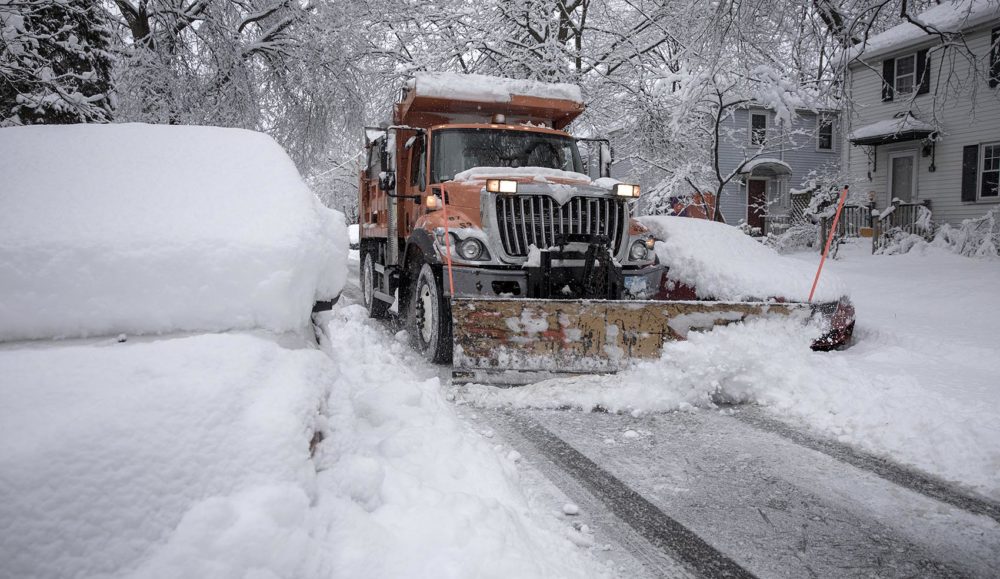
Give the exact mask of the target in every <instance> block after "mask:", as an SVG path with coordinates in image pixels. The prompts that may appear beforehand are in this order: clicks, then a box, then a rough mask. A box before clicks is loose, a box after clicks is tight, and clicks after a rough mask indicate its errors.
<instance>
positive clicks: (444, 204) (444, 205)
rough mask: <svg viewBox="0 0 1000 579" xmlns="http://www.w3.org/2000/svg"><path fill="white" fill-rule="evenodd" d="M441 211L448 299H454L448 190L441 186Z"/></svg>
mask: <svg viewBox="0 0 1000 579" xmlns="http://www.w3.org/2000/svg"><path fill="white" fill-rule="evenodd" d="M441 209H442V210H443V211H444V247H445V260H446V261H447V262H448V291H449V296H448V299H449V300H451V299H453V298H454V297H455V278H454V276H452V275H451V235H450V234H449V233H448V190H447V189H445V187H444V186H443V185H442V186H441Z"/></svg>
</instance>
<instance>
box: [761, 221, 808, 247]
mask: <svg viewBox="0 0 1000 579" xmlns="http://www.w3.org/2000/svg"><path fill="white" fill-rule="evenodd" d="M818 239H819V227H818V225H817V224H815V223H808V222H806V223H797V224H795V225H792V226H791V227H789V228H788V229H786V230H785V231H784V232H782V233H780V234H777V235H774V234H768V236H767V238H766V239H764V245H766V246H768V247H770V248H771V249H773V250H775V251H777V252H778V253H793V252H796V251H802V250H803V249H808V248H811V247H814V246H815V245H816V244H817V242H818Z"/></svg>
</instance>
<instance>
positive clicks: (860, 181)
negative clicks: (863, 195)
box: [844, 20, 1000, 224]
mask: <svg viewBox="0 0 1000 579" xmlns="http://www.w3.org/2000/svg"><path fill="white" fill-rule="evenodd" d="M998 25H1000V20H998V21H994V22H992V23H990V24H989V25H987V26H984V27H980V28H978V29H975V30H971V31H966V32H965V38H966V41H967V43H968V46H969V48H970V49H971V50H972V52H973V53H974V54H976V56H977V57H978V58H979V62H980V66H981V67H985V66H988V54H989V50H990V30H991V28H992V27H994V26H998ZM933 45H934V42H927V43H924V44H923V45H921V46H916V47H910V48H907V49H906V50H902V51H896V52H892V53H888V54H885V55H880V56H879V58H878V59H877V60H872V61H871V62H868V63H866V64H857V65H854V66H852V67H851V69H850V71H849V78H848V89H849V97H850V99H849V100H850V101H851V102H853V103H855V104H854V105H852V106H851V107H849V108H848V109H847V111H846V114H845V121H846V122H848V123H849V124H850V128H849V129H848V130H851V129H856V128H858V127H862V126H865V125H868V124H871V123H875V122H877V121H881V120H885V119H891V118H893V116H894V115H896V114H898V113H905V112H906V111H908V110H909V111H912V113H913V115H914V116H915V117H917V118H918V119H920V120H922V121H925V122H933V123H935V124H936V126H937V127H938V129H939V131H940V137H939V139H938V141H937V142H936V144H935V147H934V159H933V161H934V168H935V169H936V170H935V171H933V172H932V171H931V170H930V168H931V161H932V159H931V157H930V156H929V155H927V156H925V154H924V153H925V151H924V147H923V143H922V142H921V141H906V142H900V143H893V144H886V145H878V146H876V147H874V167H873V166H872V165H873V163H872V160H871V159H870V154H871V153H872V150H871V148H870V147H861V146H851V145H849V144H847V145H845V147H846V150H845V152H844V153H845V154H844V162H845V164H846V168H847V169H848V170H849V171H850V174H851V178H852V181H853V182H854V183H855V184H856V186H859V187H863V188H865V191H866V192H870V194H871V195H872V196H873V197H874V198H875V202H876V204H877V205H878V206H879V207H886V206H887V204H888V203H889V202H890V199H889V171H888V167H889V158H890V155H891V154H893V153H903V152H912V153H915V156H916V186H915V189H914V199H913V200H914V201H930V202H931V211H932V212H933V218H934V221H935V222H936V223H951V224H958V223H959V222H961V221H962V220H963V219H968V218H975V217H980V216H982V215H983V214H984V213H986V212H987V211H989V210H990V209H992V208H994V207H996V206H997V204H998V202H1000V199H993V200H977V201H962V195H961V188H962V149H963V147H965V146H967V145H981V144H983V143H991V142H1000V93H998V91H1000V88H990V87H989V85H988V84H987V82H986V80H985V79H984V78H978V79H972V78H970V73H971V65H970V63H969V62H968V61H967V60H965V59H962V58H956V59H952V58H950V57H949V58H945V54H951V53H943V51H931V52H930V54H931V68H930V76H931V77H930V86H931V90H930V92H929V93H927V94H923V95H918V96H913V95H907V96H905V97H900V96H899V95H896V98H895V99H894V100H892V101H888V102H883V101H882V79H881V74H880V73H881V70H882V61H883V60H884V59H885V58H896V57H899V56H906V55H908V54H912V53H914V52H916V51H917V50H918V49H919V48H926V47H928V46H933ZM939 86H940V87H941V88H940V89H939V90H940V91H941V93H940V94H938V95H935V92H936V89H937V87H939ZM956 87H957V90H956ZM946 91H947V92H946ZM935 119H936V120H935ZM927 152H928V153H929V151H927Z"/></svg>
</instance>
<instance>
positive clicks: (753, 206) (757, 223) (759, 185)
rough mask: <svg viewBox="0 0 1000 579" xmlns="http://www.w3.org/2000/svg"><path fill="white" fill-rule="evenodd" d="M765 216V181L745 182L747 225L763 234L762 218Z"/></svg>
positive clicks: (752, 180) (753, 180)
mask: <svg viewBox="0 0 1000 579" xmlns="http://www.w3.org/2000/svg"><path fill="white" fill-rule="evenodd" d="M766 214H767V181H766V180H764V179H750V180H749V181H748V182H747V225H749V226H750V227H753V228H755V229H757V230H758V231H760V233H761V234H763V233H764V216H765V215H766Z"/></svg>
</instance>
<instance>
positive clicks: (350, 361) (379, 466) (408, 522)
mask: <svg viewBox="0 0 1000 579" xmlns="http://www.w3.org/2000/svg"><path fill="white" fill-rule="evenodd" d="M325 316H329V317H328V318H327V319H326V321H325V327H326V334H327V341H326V342H325V343H324V348H325V349H327V350H328V351H329V353H330V355H331V357H332V358H333V360H334V362H335V364H336V366H337V368H338V372H339V373H340V376H341V378H340V380H339V381H338V382H337V384H336V386H335V387H334V389H333V391H332V392H331V395H330V398H329V402H328V404H327V408H328V409H329V412H330V419H329V431H328V434H327V438H326V439H325V440H324V441H323V443H322V444H321V445H320V447H319V451H318V452H317V456H316V462H317V467H318V469H319V471H320V473H319V480H318V483H319V488H320V489H321V495H320V496H321V500H320V502H319V505H318V506H317V508H318V509H320V510H322V511H323V512H325V513H327V514H325V515H324V516H325V517H328V518H329V519H330V520H333V521H337V525H336V526H335V527H331V528H330V533H331V537H330V539H329V541H328V542H327V544H328V545H329V550H330V556H331V558H332V564H333V565H334V567H333V568H334V569H336V570H337V573H338V574H339V575H340V576H343V577H393V578H404V577H426V578H435V579H437V578H448V577H454V578H464V577H481V578H489V577H497V578H502V577H503V578H505V577H519V578H520V577H523V578H531V577H538V578H543V577H544V578H547V577H560V578H570V577H595V576H601V575H602V574H603V569H602V568H601V567H599V566H598V564H597V562H596V560H594V559H593V558H590V557H588V556H587V555H586V552H583V551H580V550H579V549H578V548H577V547H575V546H574V545H573V544H572V543H571V542H570V540H569V539H568V538H567V537H569V536H571V535H572V534H573V533H575V531H574V530H573V529H572V528H571V527H568V526H566V525H565V523H562V525H563V527H562V529H561V531H562V532H560V529H558V528H555V527H554V526H553V525H555V524H556V520H555V519H545V517H540V516H539V515H538V514H536V513H532V512H530V508H529V507H528V504H527V501H526V499H525V497H524V495H523V494H522V492H521V489H520V485H519V483H518V473H517V468H516V466H515V464H514V463H513V462H512V460H511V459H509V458H507V457H506V456H505V455H504V454H503V453H502V452H500V451H498V450H496V449H494V448H493V446H492V444H490V442H489V440H488V439H486V438H484V437H483V436H482V435H481V434H480V433H478V432H476V431H475V430H473V429H472V428H471V427H470V426H469V425H467V424H465V423H464V422H462V420H461V419H459V418H458V416H456V414H455V410H454V407H453V405H452V404H451V403H449V402H448V401H447V400H446V399H445V397H444V395H443V393H442V391H441V382H440V379H439V378H438V377H437V376H436V375H432V376H427V377H421V376H420V375H419V374H418V373H416V372H414V370H413V368H414V367H417V368H420V367H423V366H424V363H423V362H422V361H418V360H417V359H416V358H415V354H414V353H413V352H412V350H411V349H410V347H409V346H408V345H407V344H406V343H404V341H390V342H388V343H387V342H386V336H385V335H384V331H383V330H381V329H380V328H378V327H376V326H375V325H374V324H373V323H372V322H370V321H368V320H367V316H366V314H365V310H364V309H363V308H362V307H360V306H356V305H352V306H348V307H345V308H337V309H335V310H334V311H333V312H331V313H330V314H325ZM547 521H548V522H550V523H552V524H551V525H546V522H547Z"/></svg>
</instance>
